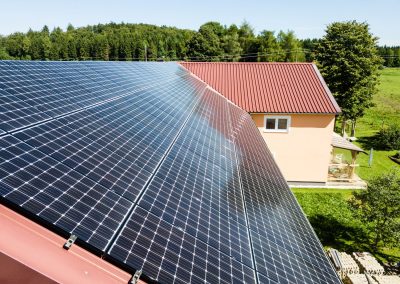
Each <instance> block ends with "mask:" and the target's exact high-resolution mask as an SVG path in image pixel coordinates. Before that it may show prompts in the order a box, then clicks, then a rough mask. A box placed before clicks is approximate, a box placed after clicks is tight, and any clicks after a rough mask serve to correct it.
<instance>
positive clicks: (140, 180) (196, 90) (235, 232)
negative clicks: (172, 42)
mask: <svg viewBox="0 0 400 284" xmlns="http://www.w3.org/2000/svg"><path fill="white" fill-rule="evenodd" d="M0 196H1V198H0V200H1V201H2V202H3V203H6V204H12V205H13V206H14V208H20V209H21V210H22V211H23V212H24V213H26V214H30V215H31V216H33V217H35V218H37V219H39V220H41V221H43V222H45V223H47V224H51V226H52V227H54V228H57V229H58V230H62V231H63V232H65V233H69V234H75V235H77V236H78V238H79V239H80V240H81V241H82V242H83V243H84V244H86V245H87V247H88V248H89V249H93V250H96V251H99V252H101V253H102V254H104V256H105V257H106V259H109V260H110V261H113V262H114V263H117V264H120V265H121V266H123V267H127V268H128V269H129V270H132V271H134V270H139V269H140V270H142V271H143V273H144V274H145V275H146V276H148V277H150V278H151V279H154V280H157V281H159V282H161V283H189V282H190V283H340V281H339V280H338V278H337V276H336V274H335V272H334V270H333V269H332V267H331V265H330V263H329V261H328V260H327V258H326V256H325V255H324V252H323V250H322V247H321V244H320V243H319V241H318V239H317V238H316V236H315V234H314V232H313V230H312V228H311V227H310V225H309V223H308V221H307V220H306V218H305V216H304V214H303V212H302V211H301V209H300V207H299V205H298V204H297V202H296V200H295V198H294V196H293V195H292V193H291V192H290V190H289V188H288V187H287V185H286V183H285V181H284V179H283V177H282V175H281V173H280V171H279V169H278V168H277V166H276V164H275V162H274V161H273V158H272V156H271V154H270V152H269V151H268V149H267V147H266V145H265V143H264V141H263V139H262V137H261V136H260V134H259V132H258V130H257V128H256V127H255V126H254V124H253V122H252V119H251V117H250V116H249V115H248V114H247V113H246V112H244V111H243V110H241V109H239V108H238V107H236V106H234V105H233V104H231V103H230V102H228V101H227V100H226V99H225V98H223V97H222V96H220V95H219V94H217V93H216V92H214V91H213V90H211V89H210V88H209V87H207V85H206V84H205V83H203V82H201V81H199V80H198V79H196V78H194V77H192V76H191V75H190V74H189V73H188V72H187V71H186V70H185V69H183V68H182V67H180V66H179V65H178V64H176V63H127V62H32V61H0Z"/></svg>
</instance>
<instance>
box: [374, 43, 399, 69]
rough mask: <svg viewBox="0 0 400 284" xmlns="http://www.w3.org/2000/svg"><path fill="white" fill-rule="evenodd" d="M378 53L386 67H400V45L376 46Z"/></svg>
mask: <svg viewBox="0 0 400 284" xmlns="http://www.w3.org/2000/svg"><path fill="white" fill-rule="evenodd" d="M378 52H379V55H380V56H381V57H382V58H383V60H384V63H383V65H384V66H386V67H400V46H390V47H389V46H386V45H385V46H381V47H378Z"/></svg>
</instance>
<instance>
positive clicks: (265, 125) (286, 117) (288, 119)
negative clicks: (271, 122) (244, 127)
mask: <svg viewBox="0 0 400 284" xmlns="http://www.w3.org/2000/svg"><path fill="white" fill-rule="evenodd" d="M271 118H272V119H275V129H267V119H271ZM278 119H286V120H287V128H286V129H278ZM290 125H291V117H290V116H289V115H264V132H280V133H288V132H289V130H290Z"/></svg>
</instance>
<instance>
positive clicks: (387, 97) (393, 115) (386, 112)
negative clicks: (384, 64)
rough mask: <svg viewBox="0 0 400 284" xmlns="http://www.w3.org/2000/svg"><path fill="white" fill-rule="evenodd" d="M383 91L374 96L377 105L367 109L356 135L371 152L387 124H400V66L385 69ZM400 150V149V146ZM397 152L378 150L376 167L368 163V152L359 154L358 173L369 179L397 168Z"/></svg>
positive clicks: (382, 81) (358, 125) (358, 122)
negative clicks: (393, 159) (394, 159)
mask: <svg viewBox="0 0 400 284" xmlns="http://www.w3.org/2000/svg"><path fill="white" fill-rule="evenodd" d="M381 72H382V73H381V79H380V81H381V83H380V85H379V87H378V89H379V92H378V93H377V94H376V95H375V97H374V104H375V106H374V107H372V108H370V109H369V110H367V111H366V113H365V115H364V117H362V118H360V119H359V120H358V121H357V127H356V137H357V139H358V140H357V142H356V144H358V145H359V146H361V147H362V148H363V149H364V150H366V151H367V152H368V153H369V150H370V149H371V147H373V146H374V143H373V136H374V135H375V134H376V133H377V132H378V131H379V129H380V128H381V127H382V126H383V125H390V124H395V123H397V124H400V68H385V69H383V70H382V71H381ZM399 150H400V149H399ZM395 153H396V151H378V150H374V155H373V161H372V166H371V167H369V166H368V158H369V157H368V155H366V154H363V153H361V154H359V156H358V159H357V163H358V164H359V165H360V166H359V167H358V168H357V169H356V173H357V174H358V175H359V176H360V177H361V178H362V179H365V180H367V181H368V180H370V179H371V178H372V177H373V176H374V175H380V174H381V173H383V172H386V171H388V170H389V169H391V168H393V167H397V168H399V169H400V166H399V165H398V164H396V163H394V162H393V161H392V160H390V159H389V158H388V157H389V156H392V155H394V154H395Z"/></svg>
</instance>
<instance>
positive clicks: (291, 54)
mask: <svg viewBox="0 0 400 284" xmlns="http://www.w3.org/2000/svg"><path fill="white" fill-rule="evenodd" d="M277 40H278V43H279V44H280V46H281V49H283V51H284V53H283V61H285V62H298V61H300V62H303V61H305V55H304V52H303V49H302V46H301V42H300V41H299V40H298V39H297V38H296V36H295V35H294V32H293V31H288V32H287V33H284V32H283V31H280V32H279V34H278V37H277Z"/></svg>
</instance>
